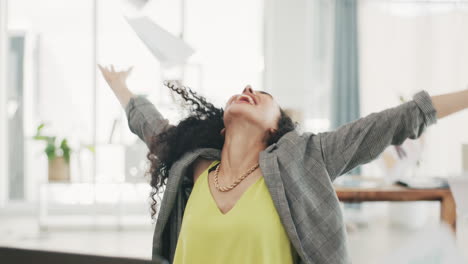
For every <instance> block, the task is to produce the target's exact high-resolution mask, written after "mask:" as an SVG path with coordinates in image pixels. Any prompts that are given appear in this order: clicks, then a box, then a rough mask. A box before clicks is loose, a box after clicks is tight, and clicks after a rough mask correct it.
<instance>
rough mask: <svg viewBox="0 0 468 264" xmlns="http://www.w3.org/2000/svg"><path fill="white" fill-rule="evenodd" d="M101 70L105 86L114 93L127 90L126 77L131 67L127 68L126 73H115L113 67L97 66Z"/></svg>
mask: <svg viewBox="0 0 468 264" xmlns="http://www.w3.org/2000/svg"><path fill="white" fill-rule="evenodd" d="M98 67H99V69H100V70H101V73H102V76H103V77H104V79H105V80H106V82H107V84H108V85H109V86H110V88H111V89H112V90H113V91H114V92H119V91H122V90H126V89H127V83H126V81H127V77H128V75H130V73H131V72H132V69H133V67H130V68H128V69H127V70H126V71H115V69H114V65H110V67H107V66H106V67H103V66H101V65H100V64H98Z"/></svg>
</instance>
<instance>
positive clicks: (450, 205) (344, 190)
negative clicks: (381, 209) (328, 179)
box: [335, 185, 456, 232]
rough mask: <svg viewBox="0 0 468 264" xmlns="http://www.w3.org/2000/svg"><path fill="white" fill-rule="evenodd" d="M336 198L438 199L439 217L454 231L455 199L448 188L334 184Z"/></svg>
mask: <svg viewBox="0 0 468 264" xmlns="http://www.w3.org/2000/svg"><path fill="white" fill-rule="evenodd" d="M335 190H336V194H337V195H338V199H339V200H340V201H342V202H378V201H439V202H440V219H441V220H442V221H444V222H446V223H447V224H449V226H450V227H451V228H452V230H453V231H454V232H455V231H456V210H455V201H454V199H453V196H452V192H451V191H450V189H448V188H447V189H411V188H406V187H402V186H399V185H387V186H379V187H372V188H359V187H341V186H336V185H335Z"/></svg>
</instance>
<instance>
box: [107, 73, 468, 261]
mask: <svg viewBox="0 0 468 264" xmlns="http://www.w3.org/2000/svg"><path fill="white" fill-rule="evenodd" d="M103 73H104V74H105V75H107V76H105V77H106V80H107V81H108V82H109V84H110V85H112V86H119V82H125V75H126V72H122V73H119V72H114V71H111V72H109V71H108V70H107V69H104V70H103ZM165 84H166V86H168V87H169V88H170V89H171V91H174V92H176V93H177V94H179V95H180V96H182V98H183V99H184V100H185V101H186V102H187V103H188V106H189V107H190V110H191V115H190V116H189V117H187V118H185V119H184V120H182V121H181V122H180V123H179V124H177V125H176V126H174V125H171V124H169V122H168V121H167V119H165V118H164V117H163V116H162V115H161V114H160V113H159V112H158V111H157V110H156V108H155V107H154V105H153V104H151V103H150V102H149V101H147V100H146V99H144V98H142V97H135V96H132V97H131V98H130V100H129V102H128V104H127V105H126V106H125V110H126V113H127V117H128V120H129V126H130V129H131V130H132V132H134V133H135V134H137V135H138V136H139V137H140V138H141V139H143V140H146V141H145V142H147V144H148V145H149V146H150V152H149V153H148V159H150V161H151V169H150V173H151V186H152V187H153V192H152V197H153V207H152V209H153V216H154V215H155V213H156V206H155V205H156V199H154V195H155V194H156V193H157V191H158V190H159V188H160V187H162V186H163V185H165V187H166V188H165V193H164V197H163V200H162V203H161V207H160V211H159V214H158V219H157V222H156V227H155V233H154V237H153V256H157V255H159V254H162V255H163V256H164V257H166V258H168V259H169V260H170V261H171V262H173V261H174V260H175V261H176V262H175V263H180V264H181V263H192V262H194V263H252V264H253V263H349V262H350V257H349V255H348V251H347V245H346V232H345V228H344V224H343V217H342V213H341V207H340V205H339V201H338V199H337V196H336V193H335V191H334V188H333V186H332V182H333V181H334V180H335V179H336V178H337V177H338V176H341V175H343V174H345V173H347V172H349V171H350V170H351V169H353V168H355V167H357V166H359V165H361V164H364V163H368V162H370V161H372V160H374V159H375V158H376V157H378V156H379V155H380V154H381V153H382V152H383V150H384V149H385V148H386V147H388V146H389V145H399V144H401V143H402V142H403V141H405V140H406V139H408V138H410V139H416V138H418V137H419V136H421V134H422V133H423V132H424V131H425V129H426V127H427V126H429V125H432V124H435V123H436V122H437V119H438V118H442V117H445V116H447V115H450V114H452V113H455V112H458V111H460V110H462V109H465V108H467V107H468V90H464V91H460V92H456V93H450V94H443V95H438V96H432V97H431V96H430V95H429V94H428V93H427V92H426V91H420V92H418V93H417V94H415V95H414V96H413V100H411V101H408V102H406V103H403V104H401V105H399V106H396V107H393V108H388V109H385V110H383V111H380V112H377V113H373V114H370V115H368V116H365V117H363V118H360V119H358V120H356V121H354V122H351V123H348V124H345V125H343V126H341V127H339V128H338V129H336V130H335V131H329V132H323V133H318V134H314V133H312V132H306V133H303V134H300V133H298V131H296V130H295V128H296V125H297V123H294V122H293V121H292V120H291V118H290V117H289V116H287V115H286V114H285V112H284V111H283V109H281V107H279V105H278V104H277V103H276V102H275V100H273V98H272V97H270V96H268V95H267V94H265V93H261V92H257V91H255V90H254V89H252V87H250V86H247V87H245V88H244V89H243V90H242V94H236V95H233V96H232V97H231V98H230V99H229V100H228V102H227V103H226V106H225V109H221V108H216V107H214V106H213V105H212V104H211V103H209V102H207V101H206V99H205V98H204V97H203V96H200V95H197V94H196V93H195V92H193V91H192V90H191V89H189V88H186V87H176V86H175V85H174V84H172V83H165ZM122 87H124V85H122ZM118 96H119V95H118ZM121 96H125V95H121ZM241 98H245V99H242V100H245V102H246V101H248V102H249V103H245V102H243V101H242V100H241ZM252 102H253V104H252ZM213 170H214V171H213ZM205 183H206V184H205ZM210 194H211V197H210ZM247 200H248V202H246V201H247ZM209 204H212V205H213V206H209ZM266 208H270V209H271V210H266ZM213 219H218V220H216V221H212V220H213ZM272 219H280V221H278V222H277V223H281V224H277V225H271V224H272V223H273V221H272ZM210 221H212V222H210ZM252 223H255V224H252ZM197 230H198V231H200V233H198V235H197V234H196V232H197ZM194 232H195V233H194ZM317 234H320V235H317ZM213 252H214V253H213ZM246 252H248V253H247V254H245V253H246ZM297 260H298V261H297ZM275 261H276V262H275ZM278 261H280V262H278Z"/></svg>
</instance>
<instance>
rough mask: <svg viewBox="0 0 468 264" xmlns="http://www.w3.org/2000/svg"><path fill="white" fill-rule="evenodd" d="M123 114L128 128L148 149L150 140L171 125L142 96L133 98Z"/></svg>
mask: <svg viewBox="0 0 468 264" xmlns="http://www.w3.org/2000/svg"><path fill="white" fill-rule="evenodd" d="M125 114H126V116H127V120H128V127H129V128H130V131H132V133H133V134H135V135H137V136H138V137H139V138H140V139H141V140H143V142H145V143H146V145H147V146H148V148H149V147H150V145H151V138H152V136H154V135H158V134H159V133H162V132H163V131H165V130H167V129H169V128H170V127H172V126H173V125H171V124H170V123H169V120H168V119H166V118H164V117H163V115H162V114H161V113H160V112H159V111H158V110H157V109H156V107H155V106H154V104H153V103H151V102H150V101H149V100H148V99H146V98H145V97H143V96H133V97H132V98H130V101H129V102H128V104H127V105H126V106H125Z"/></svg>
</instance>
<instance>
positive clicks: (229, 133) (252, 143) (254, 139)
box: [220, 123, 266, 182]
mask: <svg viewBox="0 0 468 264" xmlns="http://www.w3.org/2000/svg"><path fill="white" fill-rule="evenodd" d="M264 138H265V133H264V132H263V131H260V130H259V128H258V127H253V126H252V125H250V124H246V123H244V124H236V126H230V127H229V128H226V132H225V140H224V145H223V149H222V151H221V165H220V166H221V167H220V174H222V175H223V177H227V178H228V179H229V181H230V182H233V181H235V180H236V179H237V178H238V177H239V176H241V175H243V174H244V173H246V172H247V171H248V170H249V169H250V168H252V167H253V166H255V165H256V164H257V163H258V162H259V155H260V152H261V151H263V150H264V149H265V148H266V143H264Z"/></svg>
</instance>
